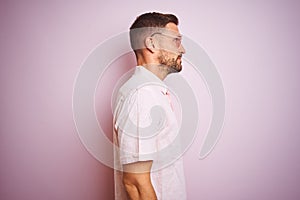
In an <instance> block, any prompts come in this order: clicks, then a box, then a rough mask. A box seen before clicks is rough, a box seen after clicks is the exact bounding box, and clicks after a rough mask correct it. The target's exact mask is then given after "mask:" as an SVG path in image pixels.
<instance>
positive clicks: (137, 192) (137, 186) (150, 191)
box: [123, 161, 157, 200]
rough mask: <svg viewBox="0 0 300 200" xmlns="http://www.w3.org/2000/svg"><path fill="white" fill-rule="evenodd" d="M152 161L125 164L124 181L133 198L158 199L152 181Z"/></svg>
mask: <svg viewBox="0 0 300 200" xmlns="http://www.w3.org/2000/svg"><path fill="white" fill-rule="evenodd" d="M151 167H152V161H141V162H135V163H131V164H126V165H123V168H124V172H123V183H124V185H125V188H126V191H127V193H128V195H129V197H130V199H131V200H157V197H156V194H155V191H154V188H153V186H152V183H151V177H150V171H151Z"/></svg>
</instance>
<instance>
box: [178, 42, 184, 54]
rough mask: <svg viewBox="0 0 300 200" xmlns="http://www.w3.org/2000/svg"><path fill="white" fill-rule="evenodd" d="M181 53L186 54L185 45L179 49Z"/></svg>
mask: <svg viewBox="0 0 300 200" xmlns="http://www.w3.org/2000/svg"><path fill="white" fill-rule="evenodd" d="M179 52H180V53H181V54H185V48H184V47H183V45H182V44H181V45H180V47H179Z"/></svg>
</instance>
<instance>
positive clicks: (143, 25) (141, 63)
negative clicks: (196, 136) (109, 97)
mask: <svg viewBox="0 0 300 200" xmlns="http://www.w3.org/2000/svg"><path fill="white" fill-rule="evenodd" d="M130 42H131V46H132V48H133V50H134V52H135V55H136V59H137V67H136V69H135V72H134V74H133V76H132V77H131V78H130V79H129V80H128V81H127V82H126V83H125V84H124V85H123V86H122V87H121V88H120V89H119V92H118V95H117V100H116V103H115V105H114V144H115V151H114V152H115V169H116V170H115V199H116V200H127V199H131V200H155V199H158V200H185V199H186V193H185V180H184V174H183V165H182V159H180V158H179V157H178V155H177V154H176V152H177V151H178V149H180V144H178V142H176V141H178V138H177V137H178V132H179V126H178V123H177V120H176V116H175V113H174V109H173V106H172V102H171V100H170V95H169V92H168V88H167V86H166V85H165V83H164V82H163V80H164V79H165V78H166V76H167V75H169V74H171V73H176V72H180V71H181V70H182V64H181V57H182V54H184V53H185V49H184V48H183V46H182V44H181V35H180V33H179V30H178V19H177V17H176V16H174V15H172V14H161V13H155V12H153V13H145V14H142V15H140V16H139V17H138V18H137V19H136V20H135V22H134V23H133V24H132V26H131V27H130ZM176 138H177V139H176ZM170 160H171V161H172V162H170Z"/></svg>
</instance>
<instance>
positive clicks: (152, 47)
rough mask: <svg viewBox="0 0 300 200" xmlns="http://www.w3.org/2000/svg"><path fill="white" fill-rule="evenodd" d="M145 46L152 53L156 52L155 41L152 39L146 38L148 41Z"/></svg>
mask: <svg viewBox="0 0 300 200" xmlns="http://www.w3.org/2000/svg"><path fill="white" fill-rule="evenodd" d="M145 46H146V48H147V49H148V50H149V51H151V52H152V53H154V52H155V41H154V40H153V38H152V37H146V39H145Z"/></svg>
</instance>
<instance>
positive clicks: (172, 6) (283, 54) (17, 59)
mask: <svg viewBox="0 0 300 200" xmlns="http://www.w3.org/2000/svg"><path fill="white" fill-rule="evenodd" d="M299 8H300V4H299V3H298V2H297V1H292V0H291V1H283V0H282V1H264V2H259V1H243V2H242V1H226V3H225V1H214V2H212V1H155V0H153V1H135V0H132V1H126V2H125V1H116V0H114V1H110V3H108V2H104V1H103V2H101V1H48V2H47V1H27V2H25V1H19V2H17V1H1V3H0V21H1V24H0V27H1V31H0V41H1V43H0V44H1V45H0V52H1V54H0V55H1V68H0V83H1V84H0V88H1V104H0V113H1V114H0V115H1V116H0V123H1V124H0V131H1V135H0V136H1V138H0V162H1V165H0V199H1V200H17V199H23V200H27V199H28V200H29V199H30V200H31V199H62V200H65V199H73V200H82V199H86V200H96V199H113V175H112V170H111V169H109V168H108V167H106V166H104V165H103V164H101V163H100V162H98V161H97V160H96V159H94V157H93V156H91V155H90V154H89V153H88V152H87V150H86V149H85V147H84V146H83V144H82V143H81V141H80V139H79V137H78V135H77V132H76V129H75V125H74V121H73V114H72V92H73V85H74V82H75V79H76V75H77V73H78V72H79V70H80V65H81V63H82V62H83V61H84V59H85V58H86V57H87V55H88V53H89V52H90V51H91V50H92V49H93V48H94V47H95V46H96V45H97V44H99V43H100V42H103V41H105V40H106V39H107V38H109V37H111V36H112V35H115V34H118V33H120V32H123V31H126V30H127V29H128V27H129V26H130V24H131V23H132V22H133V20H134V19H135V17H136V16H137V15H139V14H140V13H143V12H145V11H161V12H172V13H175V14H176V15H177V16H178V17H179V19H180V29H181V32H182V33H183V34H184V35H187V36H189V37H190V38H192V39H193V40H194V41H195V42H197V43H198V44H200V45H201V46H202V47H203V48H204V49H205V51H206V52H207V53H208V55H209V56H210V58H211V59H212V61H213V62H214V63H215V64H216V66H217V69H218V71H219V73H220V75H221V77H222V80H223V84H224V87H225V93H226V121H225V125H224V129H223V135H222V137H221V139H220V141H219V143H218V144H217V146H216V148H215V149H214V151H213V152H212V154H210V155H209V156H208V157H207V158H206V159H204V160H199V159H198V156H199V150H200V145H201V143H202V139H203V136H204V133H205V130H206V129H207V126H208V125H207V124H208V123H209V115H210V114H209V112H210V111H209V110H210V108H208V107H209V102H208V100H207V99H208V98H207V97H208V95H207V94H206V93H207V91H204V90H199V88H204V89H205V86H204V84H203V83H202V82H201V81H200V82H199V83H200V86H199V88H197V89H195V90H199V93H197V95H199V96H200V97H203V101H201V102H200V108H203V109H202V113H201V114H200V115H201V116H200V119H202V122H203V123H202V126H201V127H200V134H199V137H198V138H197V139H196V140H195V142H194V143H193V145H192V146H191V148H190V149H189V150H188V151H187V153H186V154H185V156H184V159H185V169H186V181H187V187H188V188H187V189H188V197H189V199H192V200H194V199H196V200H197V199H205V200H219V199H232V200H241V199H243V200H246V199H249V200H250V199H251V200H252V199H273V200H275V199H278V200H279V199H289V200H296V199H300V192H299V185H300V156H299V152H300V144H299V143H300V136H299V133H300V123H299V122H298V119H299V118H300V109H299V100H300V98H299V97H300V96H299V89H300V84H299V80H298V77H299V64H300V61H299V52H300V47H299V45H300V39H299V35H300V29H299V25H300V16H299V15H300V14H299ZM117 63H122V62H120V61H118V62H117ZM131 64H133V63H132V62H131V61H130V62H129V63H128V62H127V65H126V67H128V66H130V65H131ZM130 67H133V66H130ZM111 87H112V86H110V88H111ZM99 88H101V84H100V85H99V87H98V90H97V94H96V97H98V96H101V95H99V90H100V89H99ZM201 92H202V93H203V94H201ZM100 93H101V91H100ZM97 103H98V104H97ZM97 103H96V105H97V106H96V107H97V108H98V110H97V112H98V114H99V116H100V119H102V118H106V117H105V115H103V112H102V111H101V109H100V110H99V108H101V105H100V104H99V102H97ZM108 111H109V109H108ZM206 112H207V115H206ZM101 113H102V114H101ZM103 116H104V117H103ZM109 118H110V114H109V113H108V114H107V120H108V121H109ZM110 126H111V125H110V124H109V123H106V128H105V130H107V131H109V130H111V128H110ZM109 134H110V133H109V132H107V135H108V136H109Z"/></svg>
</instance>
